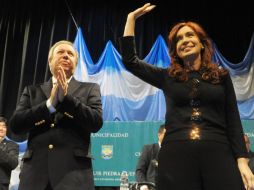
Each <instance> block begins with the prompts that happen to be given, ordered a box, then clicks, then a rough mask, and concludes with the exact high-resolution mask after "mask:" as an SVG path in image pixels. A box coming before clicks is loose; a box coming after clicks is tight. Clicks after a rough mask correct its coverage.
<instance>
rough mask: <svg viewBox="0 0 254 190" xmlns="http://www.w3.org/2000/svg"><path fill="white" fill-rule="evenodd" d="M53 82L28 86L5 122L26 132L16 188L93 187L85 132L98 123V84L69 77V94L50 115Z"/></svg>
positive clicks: (74, 189)
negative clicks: (8, 119)
mask: <svg viewBox="0 0 254 190" xmlns="http://www.w3.org/2000/svg"><path fill="white" fill-rule="evenodd" d="M51 89H52V81H51V80H50V81H48V82H46V83H44V84H42V85H36V86H28V87H26V88H25V89H24V92H23V94H22V96H21V98H20V101H19V104H18V106H17V108H16V111H15V112H14V114H13V117H12V118H11V120H10V124H11V129H12V130H13V132H14V133H17V134H22V133H26V132H28V133H29V136H28V143H27V144H28V145H27V146H28V147H27V151H26V153H25V155H24V157H23V166H22V170H21V173H20V185H19V190H35V189H36V190H42V189H43V190H44V189H45V187H46V185H47V183H48V181H50V183H51V185H52V187H53V188H54V190H67V189H68V190H69V189H71V190H81V189H82V190H84V189H86V190H90V189H94V183H93V173H92V164H91V155H90V134H91V133H95V132H97V131H98V130H99V129H100V128H101V127H102V123H103V121H102V106H101V99H100V88H99V86H98V85H97V84H94V83H82V82H78V81H76V80H75V79H74V78H73V79H72V80H71V81H70V83H69V87H68V94H67V95H66V96H65V98H64V100H63V102H62V103H61V104H59V106H57V108H56V110H57V111H56V112H55V113H54V114H50V113H49V110H48V108H47V106H46V100H47V99H48V97H49V96H50V92H51Z"/></svg>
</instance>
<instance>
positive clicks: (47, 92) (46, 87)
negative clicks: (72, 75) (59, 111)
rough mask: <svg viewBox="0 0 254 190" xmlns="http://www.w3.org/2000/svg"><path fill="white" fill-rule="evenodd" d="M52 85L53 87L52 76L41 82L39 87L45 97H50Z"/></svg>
mask: <svg viewBox="0 0 254 190" xmlns="http://www.w3.org/2000/svg"><path fill="white" fill-rule="evenodd" d="M52 87H53V84H52V78H50V79H49V80H48V81H47V82H45V83H43V84H41V89H42V91H43V93H44V94H45V95H46V97H47V98H49V97H50V93H51V89H52Z"/></svg>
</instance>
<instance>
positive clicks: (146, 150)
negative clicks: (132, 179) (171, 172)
mask: <svg viewBox="0 0 254 190" xmlns="http://www.w3.org/2000/svg"><path fill="white" fill-rule="evenodd" d="M165 132H166V129H165V126H164V125H161V126H160V127H159V130H158V143H154V144H148V145H144V147H143V150H142V154H141V156H140V158H139V161H138V164H137V167H136V181H137V182H152V183H155V182H156V177H157V168H158V161H157V158H158V153H159V150H160V146H161V142H162V140H163V138H164V134H165ZM140 189H141V190H148V189H149V188H148V186H146V185H144V186H141V188H140Z"/></svg>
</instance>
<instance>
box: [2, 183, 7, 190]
mask: <svg viewBox="0 0 254 190" xmlns="http://www.w3.org/2000/svg"><path fill="white" fill-rule="evenodd" d="M8 189H9V184H6V183H4V184H3V183H0V190H8Z"/></svg>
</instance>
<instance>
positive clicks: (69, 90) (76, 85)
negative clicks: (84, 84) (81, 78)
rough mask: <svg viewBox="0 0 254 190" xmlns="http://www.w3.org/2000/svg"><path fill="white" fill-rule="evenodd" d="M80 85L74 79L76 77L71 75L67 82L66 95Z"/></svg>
mask: <svg viewBox="0 0 254 190" xmlns="http://www.w3.org/2000/svg"><path fill="white" fill-rule="evenodd" d="M80 85H81V83H80V82H78V81H76V79H74V77H72V79H71V81H70V82H69V85H68V92H67V94H68V95H71V94H73V93H74V92H75V91H76V90H77V89H78V88H79V86H80Z"/></svg>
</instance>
